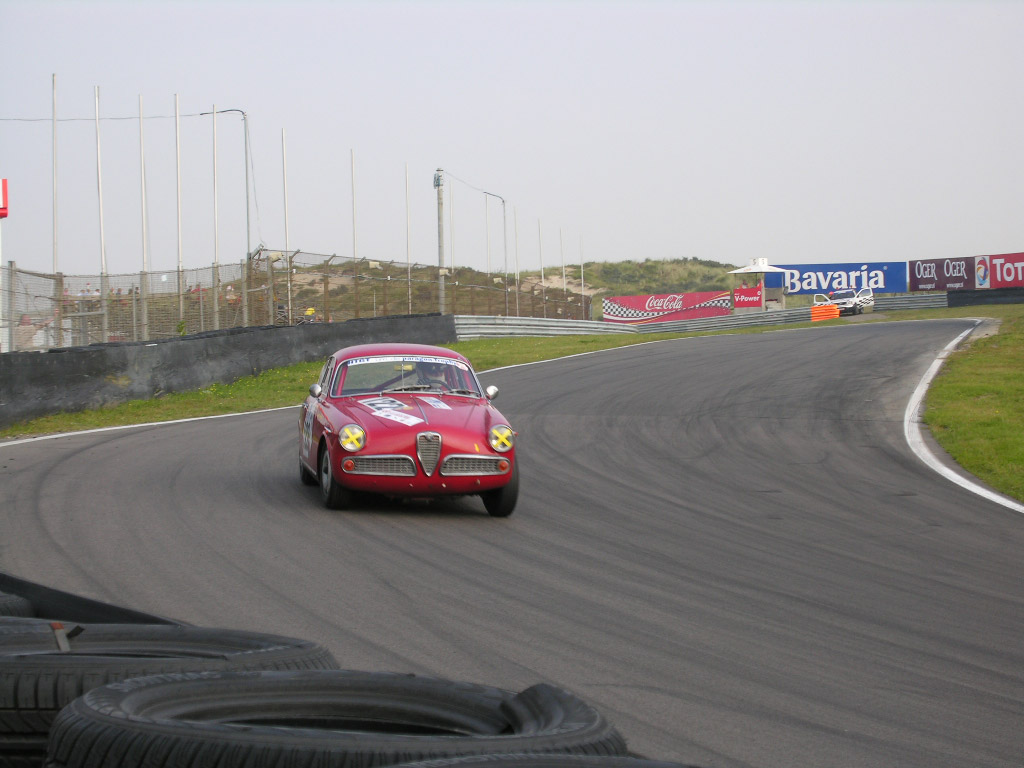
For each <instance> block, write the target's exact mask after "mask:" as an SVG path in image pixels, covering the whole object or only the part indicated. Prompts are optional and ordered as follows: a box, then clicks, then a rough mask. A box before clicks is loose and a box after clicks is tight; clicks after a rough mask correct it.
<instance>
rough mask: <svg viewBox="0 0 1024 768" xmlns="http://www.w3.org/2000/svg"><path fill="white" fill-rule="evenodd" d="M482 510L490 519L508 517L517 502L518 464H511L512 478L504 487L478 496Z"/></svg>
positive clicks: (516, 462)
mask: <svg viewBox="0 0 1024 768" xmlns="http://www.w3.org/2000/svg"><path fill="white" fill-rule="evenodd" d="M480 498H482V499H483V500H484V508H485V509H486V510H487V514H489V515H490V516H491V517H508V516H509V515H511V514H512V510H514V509H515V508H516V501H518V500H519V462H518V461H515V462H513V463H512V477H511V479H510V480H509V481H508V483H507V484H506V485H504V486H503V487H501V488H495V489H494V490H493V491H484V492H483V493H481V494H480Z"/></svg>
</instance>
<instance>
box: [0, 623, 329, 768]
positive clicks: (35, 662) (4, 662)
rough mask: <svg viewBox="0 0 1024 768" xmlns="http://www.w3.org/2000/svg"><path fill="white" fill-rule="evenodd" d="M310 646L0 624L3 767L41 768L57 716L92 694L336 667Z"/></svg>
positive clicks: (119, 628)
mask: <svg viewBox="0 0 1024 768" xmlns="http://www.w3.org/2000/svg"><path fill="white" fill-rule="evenodd" d="M337 666H338V663H337V661H335V659H334V657H333V656H332V655H331V654H330V653H329V652H328V651H327V650H326V649H324V648H322V647H321V646H319V645H316V644H314V643H311V642H309V641H306V640H297V639H294V638H288V637H278V636H275V635H266V634H261V633H256V632H243V631H235V630H223V629H208V628H203V627H191V626H179V625H156V624H154V625H147V624H68V625H66V626H65V625H63V624H61V623H59V622H50V621H47V620H45V619H41V620H30V619H25V618H20V619H10V620H4V621H2V622H0V766H12V767H16V768H26V767H27V766H38V765H42V763H43V758H44V756H45V753H46V743H47V738H48V735H49V732H50V726H51V724H52V722H53V720H54V718H55V717H56V716H57V713H58V712H59V711H60V710H61V709H62V708H63V707H65V706H66V705H68V704H70V703H71V702H72V701H74V700H75V699H77V698H78V697H79V696H82V695H83V694H85V693H87V692H88V691H90V690H92V689H94V688H97V687H100V686H103V685H106V684H108V683H115V682H118V681H122V680H127V679H131V678H136V677H143V676H146V675H154V674H161V673H175V672H202V671H207V672H212V671H218V670H262V669H269V670H308V669H336V668H337Z"/></svg>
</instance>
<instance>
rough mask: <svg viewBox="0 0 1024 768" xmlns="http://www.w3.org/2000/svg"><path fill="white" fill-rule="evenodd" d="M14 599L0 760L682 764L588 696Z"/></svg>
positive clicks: (91, 766)
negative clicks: (118, 620)
mask: <svg viewBox="0 0 1024 768" xmlns="http://www.w3.org/2000/svg"><path fill="white" fill-rule="evenodd" d="M14 597H15V596H13V595H10V596H4V595H2V593H0V768H40V766H45V768H142V767H144V766H189V767H190V768H249V767H251V766H289V765H294V766H317V767H318V768H332V766H337V768H381V767H382V766H398V765H402V766H407V768H681V767H680V766H679V765H678V764H676V763H663V762H657V761H651V760H646V759H644V758H641V757H639V756H636V755H632V754H630V753H629V752H628V751H627V747H626V742H625V740H624V739H623V737H622V736H621V735H620V734H619V733H618V731H617V730H616V729H615V728H614V727H612V726H611V725H610V724H609V723H608V722H607V720H605V718H604V717H603V716H602V715H601V714H600V713H599V712H598V711H597V710H595V709H594V708H593V707H591V706H590V705H589V704H587V703H585V702H583V701H582V700H580V699H579V698H577V697H576V696H574V695H573V694H571V693H569V692H567V691H564V690H562V689H560V688H557V687H554V686H551V685H547V684H539V685H534V686H532V687H529V688H527V689H525V690H523V691H520V692H518V693H515V692H512V691H507V690H503V689H499V688H494V687H490V686H486V685H478V684H473V683H463V682H454V681H451V680H444V679H441V678H436V677H429V676H422V675H413V674H401V673H391V672H357V671H352V670H341V669H339V668H338V663H337V661H336V660H335V658H334V657H333V656H332V655H331V654H330V652H329V651H327V650H326V649H324V648H323V647H321V646H319V645H317V644H315V643H312V642H309V641H306V640H299V639H295V638H290V637H281V636H277V635H268V634H262V633H256V632H244V631H238V630H225V629H209V628H203V627H193V626H189V625H180V624H98V623H97V624H89V623H70V622H58V621H52V620H50V619H48V618H34V617H33V613H34V612H33V610H32V605H31V603H30V602H29V601H27V600H24V599H22V598H17V599H3V598H14Z"/></svg>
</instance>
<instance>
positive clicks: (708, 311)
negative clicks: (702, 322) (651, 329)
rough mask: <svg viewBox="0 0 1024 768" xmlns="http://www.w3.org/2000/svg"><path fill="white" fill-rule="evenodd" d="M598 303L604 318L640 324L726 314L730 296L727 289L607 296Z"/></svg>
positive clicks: (611, 320) (611, 321) (729, 306)
mask: <svg viewBox="0 0 1024 768" xmlns="http://www.w3.org/2000/svg"><path fill="white" fill-rule="evenodd" d="M601 307H602V311H603V312H604V319H605V321H606V322H609V323H628V324H630V325H642V324H644V323H664V322H668V321H670V320H695V319H697V318H700V317H720V316H722V315H728V314H730V312H731V311H732V297H731V296H730V295H729V291H704V292H701V293H660V294H649V295H647V296H609V297H608V298H606V299H603V300H602V301H601Z"/></svg>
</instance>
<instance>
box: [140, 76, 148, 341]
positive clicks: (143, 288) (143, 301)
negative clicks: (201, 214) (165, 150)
mask: <svg viewBox="0 0 1024 768" xmlns="http://www.w3.org/2000/svg"><path fill="white" fill-rule="evenodd" d="M142 125H143V123H142V94H141V93H140V94H139V192H140V195H139V199H140V200H141V201H142V206H141V208H142V210H141V216H142V275H141V276H140V277H139V300H140V302H139V303H140V309H141V310H142V318H141V326H142V338H143V339H148V338H149V299H148V294H149V228H148V226H149V225H148V223H147V219H148V215H147V209H146V139H145V133H144V132H143V129H142Z"/></svg>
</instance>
